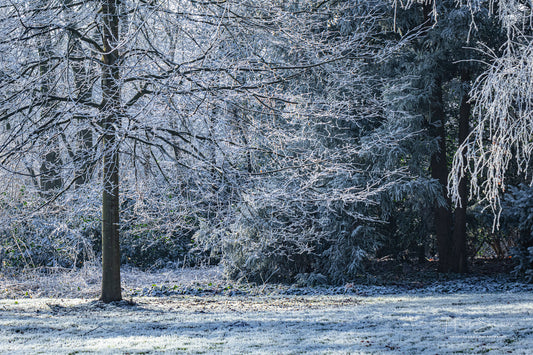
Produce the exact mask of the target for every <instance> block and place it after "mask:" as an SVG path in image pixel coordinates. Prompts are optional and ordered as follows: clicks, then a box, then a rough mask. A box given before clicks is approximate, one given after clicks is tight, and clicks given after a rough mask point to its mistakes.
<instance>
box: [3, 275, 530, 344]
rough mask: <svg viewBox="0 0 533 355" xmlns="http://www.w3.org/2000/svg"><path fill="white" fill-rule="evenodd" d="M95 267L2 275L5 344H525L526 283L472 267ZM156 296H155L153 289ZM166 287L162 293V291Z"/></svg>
mask: <svg viewBox="0 0 533 355" xmlns="http://www.w3.org/2000/svg"><path fill="white" fill-rule="evenodd" d="M95 274H97V273H96V270H92V269H90V267H89V268H88V269H87V268H86V269H85V270H83V269H82V270H79V271H76V272H71V273H66V274H65V273H64V272H63V273H56V274H52V275H50V274H47V275H40V274H37V273H33V274H31V273H30V274H28V275H18V276H16V277H15V276H5V275H4V277H2V278H1V280H0V298H1V299H0V354H34V353H50V354H74V353H119V354H125V353H130V354H147V353H164V352H166V353H180V352H182V353H207V354H211V353H231V354H236V353H237V354H239V353H265V354H276V353H282V354H307V353H343V354H345V353H353V354H358V353H360V354H372V353H373V354H381V353H394V354H417V353H422V354H447V353H469V354H470V353H491V354H503V353H513V354H531V353H532V352H531V349H533V286H532V285H527V284H520V283H509V282H498V281H497V280H493V279H482V278H472V279H466V280H456V281H449V282H441V283H439V284H431V285H425V286H423V287H419V288H401V287H378V286H362V285H346V286H344V287H337V288H328V287H322V288H320V287H319V288H316V287H315V288H294V287H288V286H287V287H281V286H279V287H276V286H263V287H260V286H258V287H246V286H242V285H241V286H235V285H229V284H226V283H224V282H223V280H222V278H221V275H220V271H219V270H218V269H204V270H187V269H178V270H167V271H164V272H157V273H143V272H140V271H138V270H134V269H125V270H124V273H123V275H124V277H123V284H124V295H125V299H126V300H125V301H123V302H120V303H116V304H109V305H104V304H102V303H100V302H97V301H95V300H94V298H96V296H97V293H98V287H99V279H98V278H97V277H94V275H95ZM154 296H155V297H154ZM162 296H163V297H162Z"/></svg>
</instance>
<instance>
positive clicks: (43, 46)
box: [38, 33, 63, 198]
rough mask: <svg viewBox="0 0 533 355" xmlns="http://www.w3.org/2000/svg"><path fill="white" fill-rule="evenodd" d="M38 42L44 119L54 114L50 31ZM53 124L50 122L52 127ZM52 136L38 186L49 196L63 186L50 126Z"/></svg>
mask: <svg viewBox="0 0 533 355" xmlns="http://www.w3.org/2000/svg"><path fill="white" fill-rule="evenodd" d="M42 36H43V37H42V38H41V41H40V43H39V48H38V53H39V60H40V65H39V73H40V75H41V96H42V100H43V102H44V103H45V104H44V105H43V107H42V112H41V118H43V120H44V121H47V120H49V119H50V118H52V117H53V116H54V105H53V104H52V103H51V102H50V101H49V97H50V95H51V93H52V92H51V91H52V90H53V87H52V83H51V82H52V75H53V74H52V66H51V64H50V61H51V59H50V58H51V57H52V56H53V55H52V40H51V38H50V33H44V34H43V35H42ZM54 126H55V124H54V123H52V127H54ZM50 133H51V136H52V138H51V139H50V142H49V145H48V149H49V151H48V152H47V153H46V154H45V156H44V161H43V162H42V163H41V166H40V176H41V178H40V185H41V186H40V188H41V194H42V195H43V196H44V197H46V198H50V197H52V196H53V194H54V193H56V192H57V191H58V190H59V189H60V188H61V187H62V186H63V179H62V177H61V171H60V168H59V167H60V166H61V165H62V161H61V156H60V155H59V142H58V138H57V135H56V133H57V132H56V129H55V128H52V131H51V132H50Z"/></svg>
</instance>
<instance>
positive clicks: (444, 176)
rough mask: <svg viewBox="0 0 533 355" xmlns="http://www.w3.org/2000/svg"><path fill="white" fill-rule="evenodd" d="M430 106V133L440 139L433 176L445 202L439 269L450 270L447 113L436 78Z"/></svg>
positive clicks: (439, 215)
mask: <svg viewBox="0 0 533 355" xmlns="http://www.w3.org/2000/svg"><path fill="white" fill-rule="evenodd" d="M432 96H433V97H432V102H431V108H430V115H431V117H430V127H431V128H430V133H431V135H432V136H433V137H434V138H436V139H437V140H438V144H439V149H438V151H437V152H435V153H434V154H433V155H432V156H431V162H430V169H431V177H432V178H434V179H436V180H438V181H439V184H440V186H441V188H442V194H443V195H442V198H443V199H444V201H445V204H444V205H442V204H440V203H439V204H437V205H436V206H435V232H436V234H437V245H438V251H439V271H441V272H449V271H450V269H451V268H452V261H451V260H450V256H451V250H452V240H451V237H452V231H451V227H452V215H451V211H450V199H449V198H448V196H447V194H446V186H447V185H448V162H447V159H446V128H445V127H444V123H445V114H444V109H443V104H444V102H443V97H442V82H441V79H440V78H437V79H436V82H435V89H434V92H433V95H432Z"/></svg>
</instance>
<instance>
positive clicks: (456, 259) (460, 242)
mask: <svg viewBox="0 0 533 355" xmlns="http://www.w3.org/2000/svg"><path fill="white" fill-rule="evenodd" d="M469 79H470V77H469V74H468V73H466V72H464V73H462V75H461V80H462V81H463V82H466V81H468V80H469ZM469 99H470V97H469V95H468V93H465V94H464V95H463V97H462V99H461V106H460V108H459V134H458V144H459V145H461V144H462V143H463V142H464V141H465V140H466V139H467V137H468V133H469V130H470V129H469V119H470V110H471V105H470V103H469V102H468V100H469ZM460 154H462V155H463V159H465V160H466V157H465V151H464V150H463V151H462V152H461V153H460ZM459 199H460V203H461V205H460V206H458V207H457V208H456V209H455V220H454V225H453V236H452V249H451V251H450V252H451V255H450V259H451V265H450V267H451V270H450V271H452V272H458V273H466V272H468V264H467V248H466V206H467V203H468V177H467V176H463V177H462V178H461V180H460V181H459Z"/></svg>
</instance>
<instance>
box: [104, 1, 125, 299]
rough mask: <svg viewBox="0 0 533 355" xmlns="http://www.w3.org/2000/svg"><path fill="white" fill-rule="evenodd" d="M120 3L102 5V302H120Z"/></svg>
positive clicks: (110, 2) (107, 2)
mask: <svg viewBox="0 0 533 355" xmlns="http://www.w3.org/2000/svg"><path fill="white" fill-rule="evenodd" d="M119 2H120V1H119V0H104V1H103V2H102V18H103V29H102V30H103V38H102V39H103V50H104V53H103V55H102V59H103V62H104V63H103V66H102V92H103V100H102V112H103V114H104V118H103V122H102V128H103V129H104V139H103V140H102V144H103V147H102V149H103V179H104V181H103V187H104V191H103V194H102V295H101V297H100V300H102V301H103V302H113V301H119V300H121V299H122V295H121V289H120V245H119V150H118V142H117V139H116V128H117V127H118V126H120V119H121V118H120V111H121V110H120V86H119V82H118V81H119V78H120V70H119V61H120V56H119V53H118V48H117V44H118V41H119Z"/></svg>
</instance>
